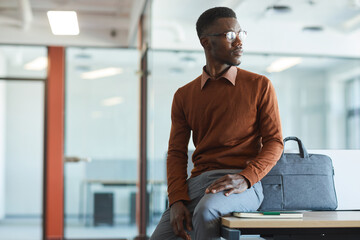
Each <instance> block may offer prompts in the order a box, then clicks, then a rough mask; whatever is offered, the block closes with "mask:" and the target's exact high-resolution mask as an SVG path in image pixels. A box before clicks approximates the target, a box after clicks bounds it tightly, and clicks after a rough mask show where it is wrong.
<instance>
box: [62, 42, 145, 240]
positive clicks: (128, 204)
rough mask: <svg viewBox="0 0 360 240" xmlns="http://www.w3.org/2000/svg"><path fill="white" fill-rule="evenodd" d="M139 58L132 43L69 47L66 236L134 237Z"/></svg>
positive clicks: (66, 139) (67, 65) (66, 126)
mask: <svg viewBox="0 0 360 240" xmlns="http://www.w3.org/2000/svg"><path fill="white" fill-rule="evenodd" d="M138 60H139V53H138V51H137V50H135V49H106V48H67V51H66V90H65V92H66V96H65V156H66V158H65V159H66V163H65V237H66V238H71V239H77V238H78V239H79V238H80V239H89V238H98V239H104V238H132V237H135V236H136V235H137V227H136V223H135V211H136V208H135V205H136V204H135V203H136V202H135V197H136V193H137V191H138V188H137V179H138V177H137V163H138V162H137V159H138V152H139V151H138V146H139V104H140V103H139V99H140V98H139V75H138V74H137V73H138Z"/></svg>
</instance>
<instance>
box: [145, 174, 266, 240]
mask: <svg viewBox="0 0 360 240" xmlns="http://www.w3.org/2000/svg"><path fill="white" fill-rule="evenodd" d="M240 171H241V170H238V169H231V170H213V171H208V172H205V173H203V174H201V175H199V176H196V177H194V178H190V179H189V180H188V182H187V183H188V189H189V190H188V191H189V197H190V199H191V201H189V202H187V203H186V207H187V208H188V209H189V211H190V213H191V214H192V224H193V231H191V232H190V236H191V239H192V240H203V239H204V240H219V239H220V224H221V222H220V217H221V216H224V215H226V214H229V213H231V212H234V211H238V212H249V211H256V210H257V209H258V208H259V207H260V204H261V202H262V200H263V199H264V195H263V192H262V186H261V183H260V182H258V183H256V184H254V186H252V187H251V188H249V189H247V190H246V191H245V192H242V193H239V194H231V195H230V196H228V197H226V196H225V195H224V192H219V193H215V194H212V193H209V194H205V189H206V188H207V187H208V186H209V185H210V184H211V183H212V182H213V181H215V180H216V179H218V178H220V177H222V176H223V175H226V174H234V173H239V172H240ZM170 239H180V238H178V237H177V236H175V234H174V232H173V230H172V227H171V225H170V209H169V208H168V209H166V211H165V212H164V214H163V215H162V217H161V220H160V222H159V224H158V225H157V227H156V229H155V231H154V233H153V234H152V236H151V238H150V240H170Z"/></svg>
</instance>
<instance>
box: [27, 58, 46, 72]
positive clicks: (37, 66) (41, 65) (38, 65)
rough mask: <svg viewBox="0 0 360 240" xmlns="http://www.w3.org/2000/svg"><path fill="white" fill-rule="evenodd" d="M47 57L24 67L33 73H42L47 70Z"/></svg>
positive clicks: (36, 59)
mask: <svg viewBox="0 0 360 240" xmlns="http://www.w3.org/2000/svg"><path fill="white" fill-rule="evenodd" d="M47 65H48V59H47V57H38V58H35V59H34V60H32V61H31V62H28V63H27V64H25V65H24V69H26V70H31V71H41V70H44V69H46V68H47Z"/></svg>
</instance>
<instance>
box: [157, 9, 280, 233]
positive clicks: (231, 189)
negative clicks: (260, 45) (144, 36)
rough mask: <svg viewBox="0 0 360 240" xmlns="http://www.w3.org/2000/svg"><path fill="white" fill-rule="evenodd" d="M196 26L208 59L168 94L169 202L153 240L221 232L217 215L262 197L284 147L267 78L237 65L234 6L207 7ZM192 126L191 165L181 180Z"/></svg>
mask: <svg viewBox="0 0 360 240" xmlns="http://www.w3.org/2000/svg"><path fill="white" fill-rule="evenodd" d="M196 30H197V34H198V36H199V39H200V42H201V45H202V46H203V48H204V52H205V56H206V66H204V68H203V73H202V75H201V76H199V77H198V78H196V79H195V80H194V81H192V82H190V83H188V84H187V85H185V86H183V87H181V88H179V89H178V90H177V92H176V93H175V95H174V99H173V104H172V112H171V119H172V126H171V132H170V139H169V149H168V157H167V179H168V196H169V205H170V207H169V208H168V209H167V210H166V211H165V213H164V214H163V216H162V218H161V220H160V223H159V225H158V226H157V228H156V229H155V231H154V233H153V235H152V237H151V239H153V240H165V239H179V238H180V239H191V236H192V237H193V238H192V239H193V240H194V239H196V240H202V239H204V240H205V239H206V240H209V239H220V217H221V216H223V215H226V214H229V213H231V212H233V211H256V210H257V209H258V207H259V206H260V204H261V202H262V200H263V193H262V187H261V183H260V182H259V181H260V180H261V178H263V177H264V176H265V175H266V174H267V173H268V172H269V171H270V169H271V168H272V167H273V166H274V165H275V163H276V161H277V160H278V159H279V158H280V155H281V153H282V150H283V143H282V135H281V125H280V116H279V110H278V105H277V99H276V95H275V91H274V88H273V86H272V84H271V82H270V81H269V80H268V79H267V78H266V77H264V76H261V75H258V74H255V73H251V72H248V71H245V70H242V69H240V68H237V67H236V66H237V65H239V64H240V62H241V61H240V58H241V55H242V52H243V49H242V41H243V40H244V37H245V35H246V32H245V31H243V30H242V29H241V28H240V25H239V23H238V21H237V19H236V14H235V13H234V11H232V10H231V9H229V8H225V7H216V8H212V9H209V10H207V11H205V12H204V13H203V14H202V15H201V16H200V17H199V19H198V21H197V23H196ZM191 131H192V133H193V142H194V145H195V147H196V149H195V151H194V153H193V156H192V161H193V162H194V169H193V170H192V174H191V177H190V179H189V180H186V179H187V159H188V157H187V146H188V142H189V138H190V132H191Z"/></svg>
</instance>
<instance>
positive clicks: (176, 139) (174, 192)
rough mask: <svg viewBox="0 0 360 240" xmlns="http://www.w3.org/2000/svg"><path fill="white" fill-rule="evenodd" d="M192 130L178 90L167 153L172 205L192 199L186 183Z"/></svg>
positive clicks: (172, 112) (172, 110)
mask: <svg viewBox="0 0 360 240" xmlns="http://www.w3.org/2000/svg"><path fill="white" fill-rule="evenodd" d="M190 132H191V128H190V126H189V124H188V123H187V121H186V118H185V114H184V108H183V101H182V99H181V96H180V93H179V90H178V91H177V92H176V93H175V95H174V98H173V103H172V108H171V131H170V138H169V148H168V154H167V182H168V196H169V204H170V205H172V204H173V203H174V202H176V201H179V200H190V198H189V196H188V186H187V183H186V179H187V164H188V155H187V151H188V144H189V139H190Z"/></svg>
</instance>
